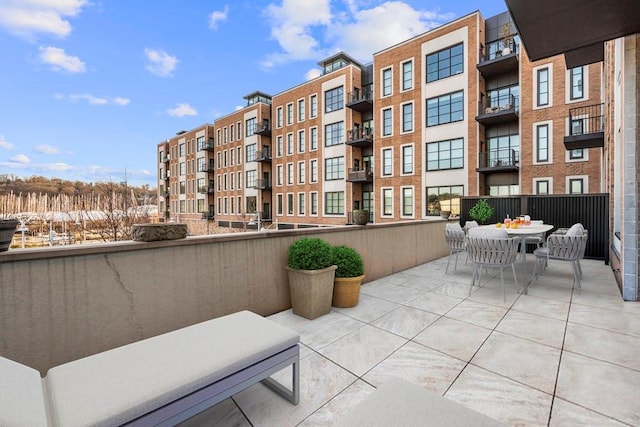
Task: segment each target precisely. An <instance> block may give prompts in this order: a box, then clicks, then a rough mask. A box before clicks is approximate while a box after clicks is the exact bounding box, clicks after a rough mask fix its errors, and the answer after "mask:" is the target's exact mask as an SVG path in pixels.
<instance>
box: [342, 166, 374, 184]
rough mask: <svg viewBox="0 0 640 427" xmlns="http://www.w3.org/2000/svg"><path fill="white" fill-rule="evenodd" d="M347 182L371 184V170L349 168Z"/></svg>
mask: <svg viewBox="0 0 640 427" xmlns="http://www.w3.org/2000/svg"><path fill="white" fill-rule="evenodd" d="M347 181H349V182H373V170H371V168H367V169H355V168H349V171H348V173H347Z"/></svg>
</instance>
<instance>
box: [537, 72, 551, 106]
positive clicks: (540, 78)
mask: <svg viewBox="0 0 640 427" xmlns="http://www.w3.org/2000/svg"><path fill="white" fill-rule="evenodd" d="M536 105H537V106H538V107H544V106H547V105H549V68H546V67H545V68H539V69H537V70H536Z"/></svg>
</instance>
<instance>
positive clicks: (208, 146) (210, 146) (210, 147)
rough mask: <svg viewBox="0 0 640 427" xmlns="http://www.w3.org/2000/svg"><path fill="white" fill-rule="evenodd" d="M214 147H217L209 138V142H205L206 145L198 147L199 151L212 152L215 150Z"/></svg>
mask: <svg viewBox="0 0 640 427" xmlns="http://www.w3.org/2000/svg"><path fill="white" fill-rule="evenodd" d="M214 146H215V144H214V140H213V138H209V141H207V142H205V143H204V144H201V145H200V146H199V147H198V150H199V151H210V152H211V151H213V150H214Z"/></svg>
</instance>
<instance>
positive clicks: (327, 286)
mask: <svg viewBox="0 0 640 427" xmlns="http://www.w3.org/2000/svg"><path fill="white" fill-rule="evenodd" d="M337 268H338V267H337V266H335V265H332V266H330V267H327V268H323V269H321V270H294V269H292V268H289V267H287V271H288V275H289V290H290V292H291V306H292V308H293V314H297V315H298V316H302V317H304V318H306V319H309V320H313V319H315V318H317V317H320V316H322V315H324V314H327V313H329V312H330V311H331V299H332V298H333V279H334V276H335V272H336V269H337Z"/></svg>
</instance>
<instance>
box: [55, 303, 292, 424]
mask: <svg viewBox="0 0 640 427" xmlns="http://www.w3.org/2000/svg"><path fill="white" fill-rule="evenodd" d="M299 339H300V337H299V335H298V334H297V333H295V332H294V331H292V330H290V329H288V328H286V327H284V326H281V325H279V324H277V323H275V322H273V321H271V320H268V319H265V318H264V317H262V316H259V315H257V314H255V313H252V312H249V311H241V312H238V313H234V314H231V315H228V316H224V317H220V318H217V319H213V320H210V321H206V322H203V323H199V324H196V325H193V326H189V327H187V328H183V329H179V330H177V331H173V332H169V333H166V334H163V335H159V336H156V337H152V338H149V339H145V340H142V341H138V342H135V343H132V344H128V345H126V346H123V347H118V348H115V349H113V350H109V351H106V352H103V353H99V354H95V355H92V356H89V357H86V358H83V359H79V360H76V361H73V362H70V363H67V364H64V365H60V366H57V367H54V368H52V369H50V370H49V372H48V373H47V377H46V380H45V381H46V384H47V387H48V389H49V393H50V402H51V418H52V419H53V420H54V422H55V425H59V426H65V427H73V426H86V425H94V426H102V425H120V424H122V423H125V422H128V421H131V420H133V419H135V418H137V417H139V416H141V415H144V414H145V413H147V412H149V411H151V410H154V409H156V408H158V407H161V406H163V405H165V404H167V403H170V402H172V401H174V400H176V399H178V398H180V397H182V396H184V395H185V394H188V393H191V392H193V391H196V390H198V389H200V388H202V387H204V386H206V385H208V384H211V383H213V382H215V381H218V380H220V379H222V378H224V377H226V376H228V375H229V374H232V373H235V372H237V371H239V370H241V369H243V368H245V367H248V366H250V365H252V364H254V363H256V362H259V361H261V360H263V359H265V358H267V357H270V356H272V355H274V354H275V353H277V352H279V351H282V350H285V349H287V348H289V347H292V346H294V345H296V344H297V343H298V342H299Z"/></svg>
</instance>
